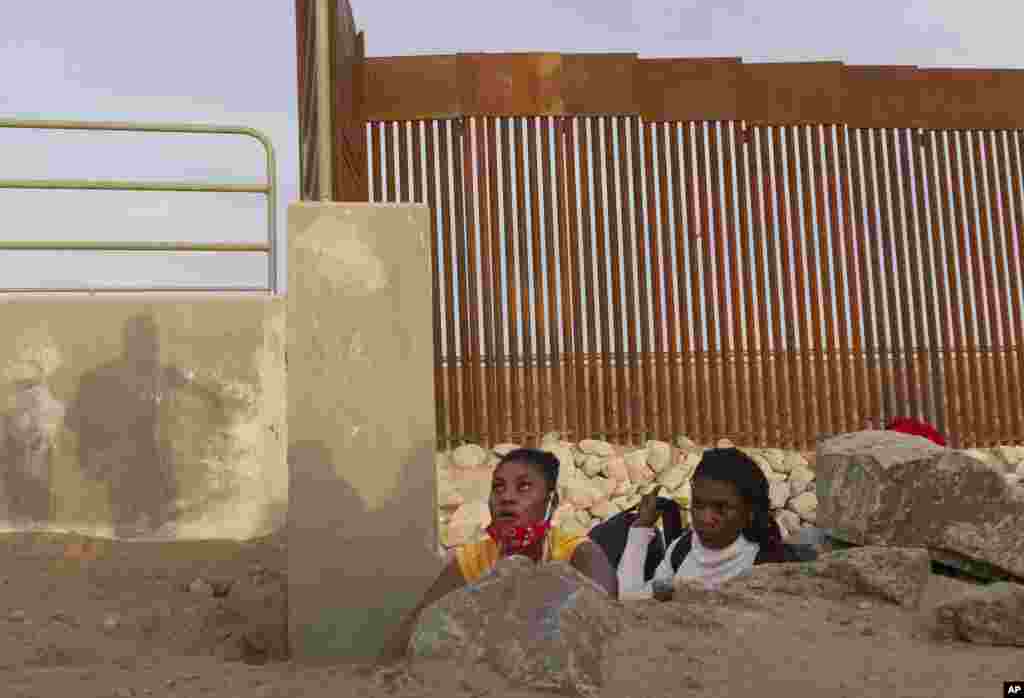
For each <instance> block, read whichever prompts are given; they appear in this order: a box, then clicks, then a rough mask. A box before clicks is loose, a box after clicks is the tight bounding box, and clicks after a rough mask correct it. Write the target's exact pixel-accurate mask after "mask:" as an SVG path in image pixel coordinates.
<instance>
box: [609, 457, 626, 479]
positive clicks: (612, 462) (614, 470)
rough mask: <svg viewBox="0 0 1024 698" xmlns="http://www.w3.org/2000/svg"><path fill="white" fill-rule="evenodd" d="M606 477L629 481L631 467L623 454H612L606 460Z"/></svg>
mask: <svg viewBox="0 0 1024 698" xmlns="http://www.w3.org/2000/svg"><path fill="white" fill-rule="evenodd" d="M604 474H605V477H607V478H609V479H610V480H615V481H616V482H629V468H628V467H626V461H625V459H623V458H622V456H612V457H611V458H607V459H605V461H604Z"/></svg>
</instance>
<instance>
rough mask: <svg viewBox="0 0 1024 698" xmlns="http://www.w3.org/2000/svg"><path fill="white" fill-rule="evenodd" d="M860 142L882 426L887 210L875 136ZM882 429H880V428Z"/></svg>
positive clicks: (888, 391)
mask: <svg viewBox="0 0 1024 698" xmlns="http://www.w3.org/2000/svg"><path fill="white" fill-rule="evenodd" d="M861 135H862V136H863V140H864V146H865V148H864V151H865V152H864V156H865V163H864V181H865V190H866V191H865V198H866V199H867V202H868V211H867V213H868V225H867V231H868V240H867V244H868V251H869V259H870V261H871V265H870V269H871V281H872V283H871V286H872V290H873V291H874V301H875V304H874V307H873V308H872V311H871V314H872V317H873V319H874V320H875V338H876V340H877V343H876V345H875V346H876V348H877V352H878V363H879V367H878V369H877V370H878V379H879V389H880V393H879V397H880V398H881V403H882V409H881V414H880V415H879V416H880V417H881V421H882V423H883V425H884V423H885V422H886V421H888V420H889V419H891V418H892V417H893V416H894V414H893V409H894V407H893V400H892V396H893V380H892V370H891V367H892V346H891V341H892V337H891V336H890V333H889V332H888V323H887V322H886V320H887V318H888V315H889V313H891V312H895V309H894V308H887V307H886V305H885V292H886V290H887V289H888V284H887V281H888V278H889V274H886V273H885V270H884V261H885V258H886V255H885V252H884V245H885V242H884V240H885V237H886V234H887V232H888V230H887V229H888V226H887V225H886V223H885V220H886V219H885V214H886V211H887V210H888V205H887V203H886V201H885V196H884V193H883V190H882V186H883V182H881V181H880V180H879V173H880V172H881V171H882V167H883V164H882V152H881V149H879V148H878V132H877V131H874V130H865V131H862V134H861ZM876 211H877V212H878V217H877V218H876V217H875V216H874V215H872V214H873V213H874V212H876ZM880 426H882V425H880Z"/></svg>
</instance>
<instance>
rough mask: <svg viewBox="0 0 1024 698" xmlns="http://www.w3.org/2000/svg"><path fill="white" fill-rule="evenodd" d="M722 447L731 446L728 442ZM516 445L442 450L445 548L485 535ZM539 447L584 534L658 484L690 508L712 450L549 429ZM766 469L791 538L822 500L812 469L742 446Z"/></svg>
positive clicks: (558, 515) (564, 518)
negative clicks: (504, 465)
mask: <svg viewBox="0 0 1024 698" xmlns="http://www.w3.org/2000/svg"><path fill="white" fill-rule="evenodd" d="M715 446H716V447H728V446H732V443H730V442H729V441H728V440H725V439H722V440H720V441H719V442H718V443H717V444H715ZM515 448H518V445H516V444H499V445H498V446H495V447H494V448H493V449H491V450H490V451H488V450H485V449H484V448H482V447H481V446H479V445H477V444H464V445H462V446H459V447H458V448H456V449H453V450H452V451H449V452H443V453H438V454H437V460H436V463H437V470H438V504H439V517H440V526H441V542H442V545H443V546H444V547H446V548H452V547H455V546H458V545H463V544H465V543H468V542H472V541H474V540H479V539H480V538H482V537H483V536H485V535H486V534H485V533H484V529H485V528H486V527H487V525H488V524H489V523H490V514H489V513H488V510H487V497H488V494H489V492H490V484H491V476H492V474H493V472H494V467H495V466H496V465H497V462H498V459H499V458H500V457H501V456H502V455H503V454H505V453H508V452H509V451H511V450H513V449H515ZM541 448H543V449H544V450H546V451H549V452H551V453H553V454H555V456H557V457H558V460H559V462H560V463H561V472H560V474H559V483H558V492H559V496H560V499H561V505H560V506H559V507H558V510H557V511H556V512H555V523H556V524H557V525H559V526H562V527H563V528H565V529H567V530H568V531H570V532H572V533H576V534H583V533H586V532H587V531H589V530H590V529H591V528H593V527H594V526H596V525H597V524H598V523H600V522H601V521H604V520H606V519H608V518H610V517H612V516H614V515H615V514H618V513H619V512H621V511H625V510H627V509H629V508H630V507H632V506H633V505H635V504H637V503H638V502H639V501H640V497H641V496H642V495H643V494H645V493H646V492H648V491H649V490H650V489H651V488H652V487H654V486H655V485H661V486H662V490H661V496H665V497H671V498H673V499H675V500H676V501H677V502H679V504H680V505H681V506H682V507H683V509H684V510H688V509H689V502H690V480H691V478H692V476H693V471H694V469H695V468H696V467H697V464H698V463H699V462H700V459H701V457H702V455H703V453H704V451H705V450H706V449H707V448H711V446H701V445H697V444H695V443H693V442H692V441H691V440H690V439H688V438H686V437H685V436H680V437H677V438H676V439H675V443H673V444H670V443H667V442H664V441H648V442H647V443H646V444H645V445H644V446H641V447H637V446H622V445H616V444H611V443H608V442H606V441H598V440H593V439H586V440H583V441H580V442H579V443H572V442H569V441H565V440H562V439H561V438H560V436H559V435H558V434H548V435H547V436H545V437H544V439H543V440H542V442H541ZM743 450H744V451H745V452H746V453H747V454H748V455H750V456H751V458H753V459H754V461H755V462H757V464H758V465H759V466H761V469H762V470H763V471H764V474H765V476H766V477H767V478H768V482H769V484H770V487H771V499H772V507H773V509H774V511H775V515H776V520H777V521H778V522H779V525H780V526H781V527H782V530H783V531H784V532H785V533H786V534H787V535H793V534H795V533H796V532H798V531H799V529H800V528H801V527H803V526H807V525H811V524H813V523H814V521H815V511H816V509H817V497H816V495H815V492H814V487H815V485H814V469H813V466H812V465H811V463H810V462H809V461H808V459H807V457H806V456H805V455H804V454H802V453H800V452H797V451H783V450H780V449H775V448H764V449H761V448H743Z"/></svg>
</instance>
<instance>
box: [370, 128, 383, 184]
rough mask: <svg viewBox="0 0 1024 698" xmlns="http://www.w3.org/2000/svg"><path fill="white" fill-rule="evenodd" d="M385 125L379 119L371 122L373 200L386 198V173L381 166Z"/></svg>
mask: <svg viewBox="0 0 1024 698" xmlns="http://www.w3.org/2000/svg"><path fill="white" fill-rule="evenodd" d="M383 140H384V131H383V125H382V124H381V122H379V121H373V122H371V123H370V156H371V161H372V167H373V191H372V196H373V199H372V201H375V202H378V203H379V202H381V201H383V200H384V173H383V172H381V166H380V149H381V147H382V145H383Z"/></svg>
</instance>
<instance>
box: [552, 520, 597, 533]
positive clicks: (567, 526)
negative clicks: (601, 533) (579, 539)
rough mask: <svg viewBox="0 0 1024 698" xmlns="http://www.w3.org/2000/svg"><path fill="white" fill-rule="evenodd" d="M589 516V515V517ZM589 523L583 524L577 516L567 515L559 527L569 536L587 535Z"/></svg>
mask: <svg viewBox="0 0 1024 698" xmlns="http://www.w3.org/2000/svg"><path fill="white" fill-rule="evenodd" d="M588 518H589V517H588ZM589 525H590V524H589V523H588V524H587V525H586V526H584V525H583V524H581V523H580V522H579V521H578V520H577V519H576V517H575V516H567V517H566V518H565V521H563V522H561V523H559V524H558V527H559V528H560V529H562V531H563V532H564V533H565V534H566V535H569V536H582V535H586V533H587V528H588V527H589Z"/></svg>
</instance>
